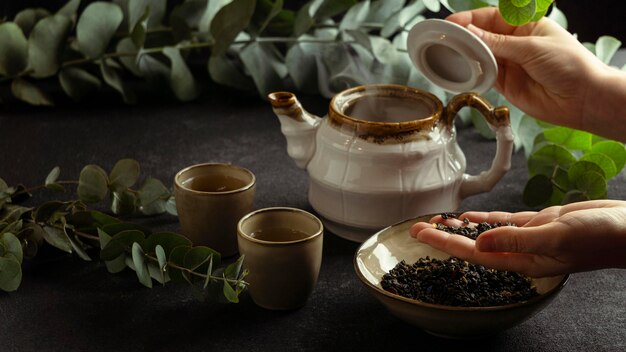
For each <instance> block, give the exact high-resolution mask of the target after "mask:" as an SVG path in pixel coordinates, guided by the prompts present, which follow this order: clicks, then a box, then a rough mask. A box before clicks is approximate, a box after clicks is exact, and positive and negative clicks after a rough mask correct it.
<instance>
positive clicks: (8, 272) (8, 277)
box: [0, 257, 22, 292]
mask: <svg viewBox="0 0 626 352" xmlns="http://www.w3.org/2000/svg"><path fill="white" fill-rule="evenodd" d="M21 283H22V266H21V265H20V263H19V262H18V261H17V260H16V259H15V258H2V257H0V290H2V291H6V292H11V291H15V290H17V288H18V287H20V284H21Z"/></svg>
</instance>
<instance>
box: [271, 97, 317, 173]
mask: <svg viewBox="0 0 626 352" xmlns="http://www.w3.org/2000/svg"><path fill="white" fill-rule="evenodd" d="M268 99H269V101H270V103H271V104H272V108H273V110H274V113H275V114H276V116H278V119H279V121H280V130H281V132H282V133H283V135H284V136H285V138H286V139H287V153H288V154H289V156H290V157H291V158H292V159H293V160H294V161H295V162H296V165H298V167H300V168H303V169H304V168H306V166H307V165H308V163H309V161H311V158H312V157H313V154H315V135H316V132H317V127H318V126H319V124H320V122H322V119H321V118H319V117H317V116H315V115H313V114H310V113H309V112H307V111H306V110H304V109H303V108H302V105H301V104H300V102H299V101H298V99H297V98H296V96H295V94H293V93H289V92H274V93H270V94H269V95H268Z"/></svg>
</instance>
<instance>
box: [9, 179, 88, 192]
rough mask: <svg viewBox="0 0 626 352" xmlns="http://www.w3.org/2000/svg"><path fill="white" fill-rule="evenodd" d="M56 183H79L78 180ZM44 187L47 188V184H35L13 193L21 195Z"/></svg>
mask: <svg viewBox="0 0 626 352" xmlns="http://www.w3.org/2000/svg"><path fill="white" fill-rule="evenodd" d="M54 183H58V184H60V185H77V184H78V181H55V182H54ZM42 188H46V185H38V186H33V187H31V188H25V189H23V190H21V191H19V192H15V193H13V195H20V194H23V193H32V192H33V191H36V190H38V189H42Z"/></svg>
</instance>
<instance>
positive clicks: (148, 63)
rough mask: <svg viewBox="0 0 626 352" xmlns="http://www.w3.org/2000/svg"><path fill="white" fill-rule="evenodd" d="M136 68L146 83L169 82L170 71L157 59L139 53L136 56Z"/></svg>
mask: <svg viewBox="0 0 626 352" xmlns="http://www.w3.org/2000/svg"><path fill="white" fill-rule="evenodd" d="M137 66H138V67H139V71H140V72H141V75H142V76H143V77H146V78H147V79H148V81H153V82H158V83H163V82H169V77H170V69H169V67H168V66H167V65H165V64H164V63H162V62H161V61H159V60H158V59H156V58H154V57H152V56H150V55H148V54H143V53H140V54H138V56H137Z"/></svg>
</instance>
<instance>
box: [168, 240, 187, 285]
mask: <svg viewBox="0 0 626 352" xmlns="http://www.w3.org/2000/svg"><path fill="white" fill-rule="evenodd" d="M190 250H191V246H178V247H175V248H174V249H173V250H172V253H171V254H170V255H169V257H168V261H169V262H170V263H172V264H175V265H177V266H179V267H184V262H185V256H186V255H187V252H189V251H190ZM169 275H170V279H172V282H184V281H185V278H184V277H183V274H182V271H180V269H176V268H174V267H172V266H171V265H170V266H169Z"/></svg>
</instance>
